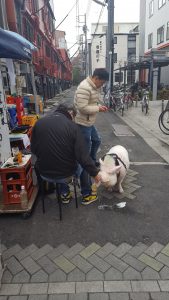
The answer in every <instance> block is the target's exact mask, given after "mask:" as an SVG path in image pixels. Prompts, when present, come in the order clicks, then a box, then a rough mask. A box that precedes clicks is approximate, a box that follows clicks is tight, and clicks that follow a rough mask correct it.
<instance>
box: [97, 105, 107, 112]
mask: <svg viewBox="0 0 169 300" xmlns="http://www.w3.org/2000/svg"><path fill="white" fill-rule="evenodd" d="M99 111H100V112H105V111H108V108H107V106H104V105H100V106H99Z"/></svg>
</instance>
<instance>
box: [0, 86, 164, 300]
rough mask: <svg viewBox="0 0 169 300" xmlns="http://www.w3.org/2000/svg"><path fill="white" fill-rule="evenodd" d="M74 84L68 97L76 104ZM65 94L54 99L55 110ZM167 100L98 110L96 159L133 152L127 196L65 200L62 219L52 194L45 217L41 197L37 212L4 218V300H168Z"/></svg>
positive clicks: (0, 297) (105, 193)
mask: <svg viewBox="0 0 169 300" xmlns="http://www.w3.org/2000/svg"><path fill="white" fill-rule="evenodd" d="M73 94H74V89H72V90H70V91H66V92H65V93H64V94H63V95H62V100H64V101H72V99H73ZM60 100H61V99H60V98H58V97H57V98H56V99H54V100H53V99H52V101H50V106H49V108H48V109H46V112H50V110H51V105H52V104H53V106H52V107H53V108H52V109H55V104H57V103H58V102H59V101H60ZM160 112H161V101H158V102H157V101H155V102H150V110H149V113H148V115H144V113H142V111H141V105H140V103H138V105H137V107H135V106H134V107H131V108H129V109H128V110H125V112H124V116H123V117H121V115H120V112H116V113H114V112H113V111H111V110H110V111H109V112H106V113H99V114H98V117H97V122H96V126H97V128H98V130H99V132H100V135H101V138H102V145H101V148H100V150H99V153H98V158H99V157H102V155H104V154H105V153H106V152H107V151H108V150H109V149H110V147H112V146H113V145H117V144H120V145H123V146H125V147H126V148H127V150H128V152H129V157H130V162H131V164H130V169H129V172H128V174H127V176H126V178H125V181H124V184H123V187H124V194H123V195H119V194H118V193H114V192H113V193H110V192H108V191H106V190H105V189H104V188H102V187H100V188H99V190H98V194H99V199H98V201H97V202H95V203H93V204H91V205H89V206H87V207H86V206H85V207H84V206H82V205H81V203H80V191H79V192H78V196H79V207H78V209H76V208H75V203H74V202H72V203H71V204H70V205H64V207H63V221H62V222H60V221H59V214H58V207H57V203H56V199H55V196H54V194H51V195H48V196H47V197H46V200H45V201H46V213H45V214H44V215H43V213H42V207H41V202H40V198H39V197H38V199H37V201H36V203H35V207H34V209H33V211H32V215H31V217H30V218H29V219H27V220H23V219H22V216H20V215H7V216H5V215H4V216H1V218H0V228H1V232H0V233H1V242H2V247H1V249H2V252H3V261H4V262H5V264H6V269H5V272H4V275H3V278H2V287H1V291H0V300H7V299H8V300H14V299H17V300H19V299H20V300H25V299H26V300H28V299H29V300H32V299H36V300H37V299H42V300H43V299H44V300H46V299H48V300H52V299H56V300H57V299H59V300H64V299H65V300H70V299H79V300H81V299H82V300H83V299H85V300H87V299H89V300H94V299H97V300H99V299H102V300H104V299H109V300H111V299H112V300H113V299H114V300H135V299H137V300H146V299H147V300H148V299H149V300H150V299H151V300H152V299H154V300H162V299H163V300H164V299H169V231H168V228H169V218H168V216H169V204H168V191H169V189H168V170H169V165H168V162H169V158H168V153H169V137H168V136H167V135H166V136H165V135H164V134H163V133H162V132H160V129H159V128H158V116H159V114H160ZM121 201H125V202H126V203H127V205H126V207H125V208H123V209H119V210H117V209H112V210H99V209H98V206H99V205H100V204H108V205H110V206H111V205H113V204H115V203H119V202H121Z"/></svg>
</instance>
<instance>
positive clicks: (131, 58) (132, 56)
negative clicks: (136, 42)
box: [128, 48, 136, 61]
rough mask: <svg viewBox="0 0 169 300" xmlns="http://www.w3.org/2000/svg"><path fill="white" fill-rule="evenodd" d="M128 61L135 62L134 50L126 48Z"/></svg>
mask: <svg viewBox="0 0 169 300" xmlns="http://www.w3.org/2000/svg"><path fill="white" fill-rule="evenodd" d="M128 60H130V61H135V60H136V48H128Z"/></svg>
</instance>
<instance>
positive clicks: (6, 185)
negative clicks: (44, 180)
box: [0, 155, 33, 205]
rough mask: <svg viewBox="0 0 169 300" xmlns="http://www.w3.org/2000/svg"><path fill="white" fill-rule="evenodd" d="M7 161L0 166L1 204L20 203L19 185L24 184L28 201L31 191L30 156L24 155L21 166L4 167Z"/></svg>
mask: <svg viewBox="0 0 169 300" xmlns="http://www.w3.org/2000/svg"><path fill="white" fill-rule="evenodd" d="M7 164H8V161H7V162H6V163H5V164H4V165H3V166H2V167H1V168H0V176H1V182H2V187H3V204H4V205H9V204H20V203H21V198H20V193H21V186H22V185H24V186H25V190H26V191H27V197H28V201H29V200H30V198H31V195H32V192H33V178H32V165H31V156H30V155H26V156H25V162H24V163H23V164H21V166H16V167H12V168H8V167H5V165H7Z"/></svg>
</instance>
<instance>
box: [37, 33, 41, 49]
mask: <svg viewBox="0 0 169 300" xmlns="http://www.w3.org/2000/svg"><path fill="white" fill-rule="evenodd" d="M41 45H42V38H41V36H40V34H37V46H38V48H40V47H41Z"/></svg>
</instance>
